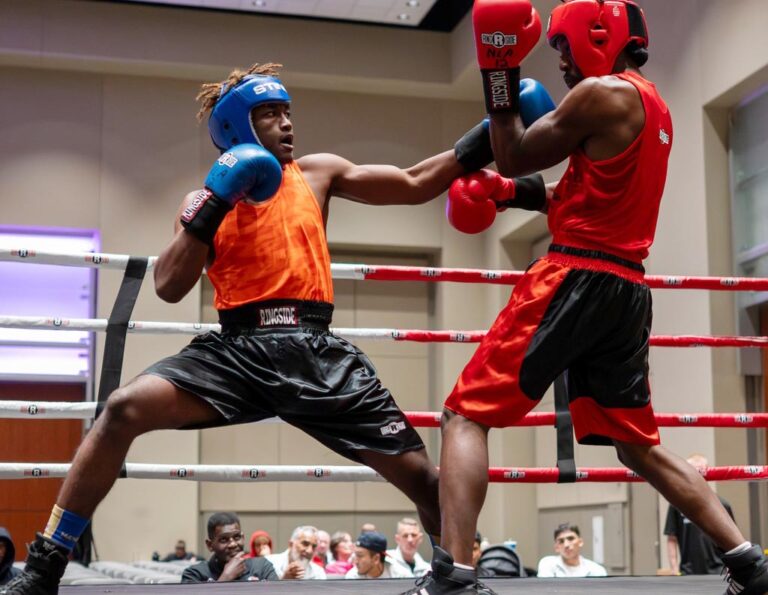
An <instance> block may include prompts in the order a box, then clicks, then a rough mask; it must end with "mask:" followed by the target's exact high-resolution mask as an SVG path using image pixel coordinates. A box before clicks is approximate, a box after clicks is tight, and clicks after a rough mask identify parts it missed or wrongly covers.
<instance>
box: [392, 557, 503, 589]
mask: <svg viewBox="0 0 768 595" xmlns="http://www.w3.org/2000/svg"><path fill="white" fill-rule="evenodd" d="M467 593H475V594H477V593H482V594H483V595H495V594H494V593H493V591H478V587H477V573H476V572H475V570H474V569H472V570H470V569H468V568H456V567H455V566H454V565H453V558H452V557H451V555H450V554H449V553H448V552H446V551H445V550H444V549H442V548H440V547H435V548H434V549H433V553H432V570H431V571H430V572H428V573H427V574H425V575H424V576H423V577H421V578H420V579H419V580H417V581H416V585H415V586H414V587H413V588H412V589H409V590H408V591H405V592H404V593H402V594H401V595H466V594H467Z"/></svg>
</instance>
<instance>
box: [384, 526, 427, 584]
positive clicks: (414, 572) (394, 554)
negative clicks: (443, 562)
mask: <svg viewBox="0 0 768 595" xmlns="http://www.w3.org/2000/svg"><path fill="white" fill-rule="evenodd" d="M423 540H424V534H423V533H422V532H421V529H419V523H418V522H417V521H416V519H412V518H408V517H406V518H403V519H400V520H399V521H398V522H397V532H396V533H395V543H397V547H396V548H395V549H393V550H387V557H388V558H389V561H390V562H392V564H399V565H401V566H402V567H403V568H404V569H405V570H407V571H408V574H407V576H409V577H419V576H424V575H425V574H427V572H428V571H429V569H430V565H429V563H428V562H426V561H425V560H424V558H422V557H421V555H420V554H419V552H418V550H419V546H420V545H421V542H422V541H423Z"/></svg>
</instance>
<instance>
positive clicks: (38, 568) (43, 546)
mask: <svg viewBox="0 0 768 595" xmlns="http://www.w3.org/2000/svg"><path fill="white" fill-rule="evenodd" d="M68 556H69V552H68V551H67V550H66V549H65V548H63V547H61V546H59V545H57V544H55V543H54V542H52V541H51V540H50V539H47V538H46V537H43V536H42V534H40V533H38V534H37V538H36V539H35V541H33V542H32V543H31V544H30V545H29V548H28V554H27V564H26V566H25V567H24V572H22V573H21V574H20V575H18V576H17V577H16V578H14V579H13V580H12V581H11V582H10V583H6V584H5V585H2V586H0V595H56V594H57V593H58V592H59V580H61V576H62V575H63V574H64V569H65V568H66V567H67V562H68V561H69V560H68Z"/></svg>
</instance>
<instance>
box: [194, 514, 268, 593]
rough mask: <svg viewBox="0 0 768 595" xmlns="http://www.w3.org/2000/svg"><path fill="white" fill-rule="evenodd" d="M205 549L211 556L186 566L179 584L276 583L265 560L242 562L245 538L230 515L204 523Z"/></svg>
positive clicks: (233, 515)
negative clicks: (205, 525)
mask: <svg viewBox="0 0 768 595" xmlns="http://www.w3.org/2000/svg"><path fill="white" fill-rule="evenodd" d="M205 545H206V546H207V547H208V551H210V552H211V553H212V554H213V555H212V556H211V558H210V559H209V560H208V561H205V562H198V563H197V564H194V565H192V566H189V567H188V568H186V569H185V570H184V573H183V574H182V575H181V582H182V583H211V582H224V581H276V580H277V579H278V576H277V574H276V573H275V569H274V568H273V567H272V564H270V563H269V561H268V560H267V559H266V558H246V557H245V552H244V551H243V548H244V547H245V535H243V532H242V530H241V529H240V519H239V518H238V517H237V515H236V514H234V513H231V512H217V513H215V514H212V515H211V517H210V518H209V519H208V538H207V539H206V540H205Z"/></svg>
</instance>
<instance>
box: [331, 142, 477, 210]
mask: <svg viewBox="0 0 768 595" xmlns="http://www.w3.org/2000/svg"><path fill="white" fill-rule="evenodd" d="M316 157H318V158H321V157H322V158H325V159H327V164H328V167H330V169H331V172H332V179H331V186H330V193H331V194H332V195H334V196H339V197H342V198H346V199H349V200H353V201H356V202H361V203H365V204H369V205H415V204H421V203H425V202H428V201H430V200H432V199H433V198H435V197H437V196H439V195H440V194H442V193H443V192H445V191H446V190H447V189H448V186H450V184H451V182H452V181H453V180H454V178H457V177H459V176H461V175H463V174H465V173H466V172H465V171H464V167H463V166H462V165H461V164H460V163H459V162H458V161H457V160H456V155H455V153H454V151H453V150H450V151H445V152H444V153H440V154H438V155H434V156H433V157H430V158H428V159H425V160H424V161H422V162H420V163H417V164H416V165H414V166H412V167H409V168H407V169H400V168H398V167H395V166H393V165H355V164H354V163H351V162H350V161H347V160H346V159H343V158H341V157H338V156H336V155H323V156H320V155H318V156H316Z"/></svg>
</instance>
